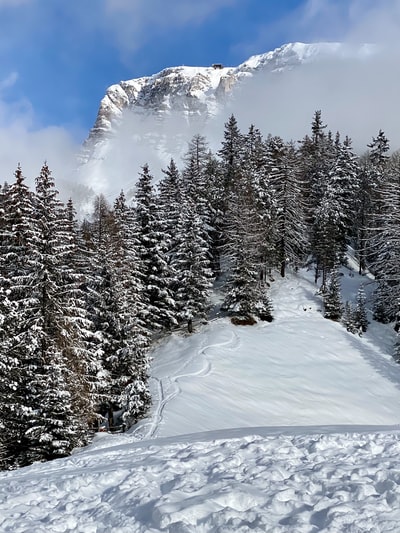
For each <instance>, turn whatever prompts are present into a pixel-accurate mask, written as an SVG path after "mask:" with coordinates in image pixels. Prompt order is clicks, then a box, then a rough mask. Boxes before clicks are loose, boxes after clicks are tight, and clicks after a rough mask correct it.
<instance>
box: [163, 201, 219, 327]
mask: <svg viewBox="0 0 400 533" xmlns="http://www.w3.org/2000/svg"><path fill="white" fill-rule="evenodd" d="M203 233H204V232H203V224H202V221H201V219H200V217H199V215H198V214H197V213H196V209H195V207H194V205H193V203H192V202H191V201H187V202H186V203H185V204H183V206H182V212H181V217H180V220H179V224H178V228H177V246H176V249H175V252H174V255H173V260H172V268H173V269H174V272H175V280H176V281H175V284H174V288H175V301H176V307H177V313H178V319H179V321H180V322H186V323H187V324H188V329H189V330H190V329H191V324H192V321H193V319H194V318H197V317H200V318H205V317H206V311H207V309H208V307H209V289H210V287H211V277H212V272H211V269H210V260H209V253H208V244H207V242H206V241H205V239H204V237H203Z"/></svg>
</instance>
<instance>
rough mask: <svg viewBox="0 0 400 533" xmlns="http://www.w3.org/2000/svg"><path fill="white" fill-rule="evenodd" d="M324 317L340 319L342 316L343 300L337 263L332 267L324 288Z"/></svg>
mask: <svg viewBox="0 0 400 533" xmlns="http://www.w3.org/2000/svg"><path fill="white" fill-rule="evenodd" d="M323 302H324V317H325V318H329V319H330V320H335V321H338V320H340V318H341V317H342V312H343V309H342V307H343V306H342V301H341V297H340V281H339V270H338V267H337V265H336V264H335V265H334V266H333V268H332V269H331V272H330V276H329V280H328V282H327V285H326V287H325V289H324V290H323Z"/></svg>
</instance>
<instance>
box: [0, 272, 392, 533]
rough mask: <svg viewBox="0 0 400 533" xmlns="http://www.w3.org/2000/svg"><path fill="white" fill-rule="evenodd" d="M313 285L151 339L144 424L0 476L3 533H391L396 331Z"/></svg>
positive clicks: (296, 279)
mask: <svg viewBox="0 0 400 533" xmlns="http://www.w3.org/2000/svg"><path fill="white" fill-rule="evenodd" d="M351 266H352V264H351V262H350V267H351ZM311 280H312V272H309V273H304V272H300V273H298V274H292V275H291V276H289V278H288V279H285V280H278V281H276V282H274V283H273V285H272V291H271V292H272V298H273V303H274V315H275V320H274V322H272V323H271V324H265V325H264V324H259V325H256V326H252V327H234V326H232V325H231V324H230V323H229V322H228V321H227V319H223V318H220V319H216V320H214V321H213V322H211V323H210V324H208V325H207V326H201V327H200V326H198V332H197V333H196V334H194V335H192V336H190V337H187V336H182V335H178V334H175V335H173V336H172V337H170V338H169V339H168V340H167V341H163V342H160V344H159V345H158V346H157V347H156V348H155V349H154V351H153V354H152V356H153V366H152V388H153V393H154V404H153V407H152V412H151V414H150V416H149V418H148V419H147V420H144V421H143V422H142V423H140V424H139V425H137V426H136V427H135V428H133V430H132V431H130V432H128V433H126V434H120V435H101V434H99V435H98V436H97V437H96V438H95V440H94V442H93V443H92V445H91V446H89V447H88V448H86V449H83V450H79V451H77V452H76V453H75V454H73V455H72V456H71V457H69V458H67V459H59V460H56V461H52V462H50V463H45V464H44V463H42V464H39V463H37V464H34V465H32V466H30V467H27V468H23V469H20V470H17V471H13V472H4V473H2V474H1V475H0V531H1V532H13V533H22V532H26V533H28V532H29V533H31V532H35V533H42V532H46V533H47V532H69V531H71V532H72V531H74V532H82V533H100V532H104V533H105V532H110V531H115V532H118V533H128V532H129V533H136V532H137V533H139V532H143V533H144V532H146V533H152V532H159V531H166V532H170V533H172V532H174V533H189V532H193V533H195V532H196V533H203V532H217V533H226V532H240V533H244V532H259V533H261V532H263V533H264V532H271V533H283V532H285V533H292V532H295V533H316V532H325V533H339V532H340V533H342V532H349V533H350V532H351V533H368V532H370V533H382V532H398V531H399V523H400V471H399V468H398V457H399V453H400V441H399V435H400V433H399V430H400V427H399V426H398V422H399V416H398V412H399V402H400V367H399V366H398V365H396V364H395V363H394V362H393V361H392V360H391V358H390V356H389V355H388V353H389V351H390V344H391V342H393V339H394V335H393V333H392V332H391V330H390V327H389V326H382V325H377V324H375V325H373V324H370V326H369V329H368V331H367V333H366V334H365V335H363V336H362V337H358V336H357V335H352V334H351V333H348V332H347V331H346V330H345V329H344V328H343V327H342V326H341V325H339V324H337V323H335V322H332V321H329V320H326V319H324V318H323V317H322V313H321V312H320V311H321V309H320V307H321V300H320V297H318V296H316V294H315V292H316V289H315V286H314V284H313V283H312V281H311ZM360 284H362V285H363V286H364V289H365V291H366V293H367V296H368V294H370V292H371V290H372V285H373V284H372V281H371V280H370V279H369V278H368V277H361V276H358V275H357V274H355V272H354V271H353V270H352V269H351V268H349V269H344V270H343V276H342V278H341V285H342V290H343V292H344V293H345V298H347V299H350V298H352V299H353V301H354V299H355V298H356V294H357V291H358V287H359V286H360Z"/></svg>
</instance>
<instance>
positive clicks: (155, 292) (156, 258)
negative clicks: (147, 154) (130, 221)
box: [135, 165, 177, 331]
mask: <svg viewBox="0 0 400 533" xmlns="http://www.w3.org/2000/svg"><path fill="white" fill-rule="evenodd" d="M152 180H153V177H152V175H151V174H150V170H149V167H148V165H144V166H143V168H142V172H141V173H140V174H139V180H138V182H137V189H136V195H135V202H136V206H135V212H136V221H137V224H138V238H139V247H138V254H139V259H140V261H141V264H142V265H143V282H144V290H143V304H144V310H143V320H144V323H145V325H146V327H147V328H148V329H149V330H150V331H159V330H163V329H168V328H170V327H171V326H173V325H176V324H177V320H176V317H175V314H176V313H175V301H174V299H173V296H172V293H171V285H172V271H171V269H170V267H169V263H168V241H169V238H170V236H169V235H167V234H166V233H165V232H164V230H163V228H162V219H161V215H160V210H159V206H158V203H157V197H156V195H155V191H154V188H153V185H152Z"/></svg>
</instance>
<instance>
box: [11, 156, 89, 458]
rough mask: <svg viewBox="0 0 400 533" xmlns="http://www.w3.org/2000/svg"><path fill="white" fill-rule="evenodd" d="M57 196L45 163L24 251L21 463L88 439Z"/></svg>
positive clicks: (67, 248)
mask: <svg viewBox="0 0 400 533" xmlns="http://www.w3.org/2000/svg"><path fill="white" fill-rule="evenodd" d="M57 195H58V193H57V191H56V189H55V184H54V179H53V177H52V176H51V172H50V170H49V168H48V166H47V164H45V165H43V167H42V169H41V172H40V175H39V177H38V178H37V179H36V195H35V219H34V221H35V225H34V229H35V231H34V235H33V238H32V241H31V242H30V251H29V255H30V258H29V259H30V266H31V272H30V276H31V281H30V283H31V285H30V291H29V302H30V305H29V311H28V312H27V316H26V317H25V318H24V321H25V328H26V332H25V335H24V337H25V338H24V341H25V347H26V356H27V358H25V361H26V364H28V365H29V370H30V373H31V374H32V379H31V380H30V382H29V383H27V384H26V388H25V394H26V397H27V399H28V405H27V409H25V413H24V416H25V423H26V431H25V434H24V437H25V440H26V448H25V449H24V450H23V452H22V454H21V455H22V457H21V462H22V464H29V463H31V462H33V461H37V460H47V459H52V458H55V457H60V456H65V455H68V454H69V453H70V452H71V450H72V449H73V448H74V447H76V446H80V445H82V444H84V443H85V442H86V437H87V426H86V425H85V423H84V420H82V416H81V413H80V412H78V409H77V405H75V404H74V391H73V390H72V389H71V384H72V383H73V381H74V379H73V378H74V372H75V369H73V368H70V367H69V365H68V362H69V361H68V355H69V353H70V352H71V351H73V348H72V346H71V345H72V344H73V343H76V342H78V341H79V338H78V337H77V336H75V335H74V334H73V333H72V331H73V330H72V329H71V323H72V322H73V320H74V318H76V317H75V316H74V313H71V309H70V308H69V306H70V304H71V301H72V300H73V296H72V295H71V292H70V286H69V285H68V282H67V281H66V280H68V279H70V276H69V270H68V269H69V266H68V259H69V258H70V252H71V239H70V234H69V233H68V231H67V230H66V215H65V208H64V206H63V205H62V204H61V202H60V201H59V200H58V197H57ZM27 340H28V341H30V342H29V344H28V343H27V342H26V341H27ZM81 392H82V393H83V391H82V390H81Z"/></svg>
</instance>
